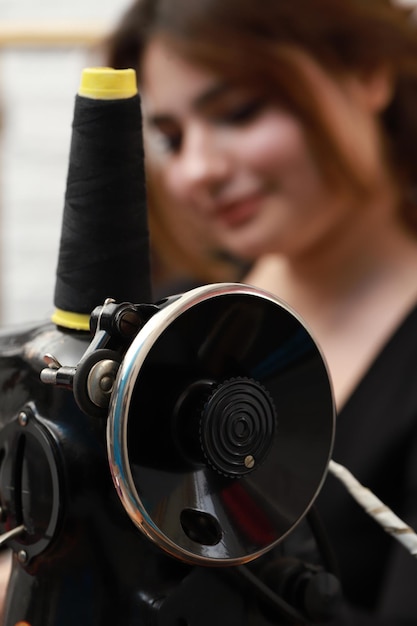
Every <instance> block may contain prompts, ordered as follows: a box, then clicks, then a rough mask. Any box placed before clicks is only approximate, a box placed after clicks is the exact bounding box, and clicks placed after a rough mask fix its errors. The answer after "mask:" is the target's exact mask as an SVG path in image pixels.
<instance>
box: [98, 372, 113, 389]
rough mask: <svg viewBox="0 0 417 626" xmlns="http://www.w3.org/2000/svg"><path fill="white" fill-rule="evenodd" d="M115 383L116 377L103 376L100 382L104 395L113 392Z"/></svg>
mask: <svg viewBox="0 0 417 626" xmlns="http://www.w3.org/2000/svg"><path fill="white" fill-rule="evenodd" d="M113 383H114V376H108V375H106V376H103V377H102V378H100V381H99V385H100V389H101V390H102V391H103V392H104V393H108V392H110V391H111V390H112V388H113Z"/></svg>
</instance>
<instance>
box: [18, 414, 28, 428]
mask: <svg viewBox="0 0 417 626" xmlns="http://www.w3.org/2000/svg"><path fill="white" fill-rule="evenodd" d="M17 419H18V422H19V424H20V425H21V426H27V423H28V421H29V416H28V414H27V413H26V412H25V411H20V413H19V415H18V418H17Z"/></svg>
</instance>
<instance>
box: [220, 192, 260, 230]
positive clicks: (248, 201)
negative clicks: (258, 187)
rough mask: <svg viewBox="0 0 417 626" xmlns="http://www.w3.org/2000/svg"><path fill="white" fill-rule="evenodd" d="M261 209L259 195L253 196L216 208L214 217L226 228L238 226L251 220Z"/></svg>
mask: <svg viewBox="0 0 417 626" xmlns="http://www.w3.org/2000/svg"><path fill="white" fill-rule="evenodd" d="M260 207H261V195H260V194H253V195H251V196H246V197H245V198H242V199H240V200H235V201H233V202H227V203H224V204H222V205H221V206H220V207H217V208H216V210H215V216H216V218H217V219H218V220H220V221H221V222H223V223H224V224H225V225H226V226H232V227H233V226H240V225H242V224H244V223H245V222H248V221H249V220H251V219H252V218H253V217H254V215H256V213H258V211H259V210H260Z"/></svg>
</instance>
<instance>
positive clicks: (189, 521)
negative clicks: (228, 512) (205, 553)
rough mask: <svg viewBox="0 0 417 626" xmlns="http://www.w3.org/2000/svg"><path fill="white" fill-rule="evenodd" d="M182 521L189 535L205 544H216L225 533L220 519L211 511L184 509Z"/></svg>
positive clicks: (195, 540) (197, 541)
mask: <svg viewBox="0 0 417 626" xmlns="http://www.w3.org/2000/svg"><path fill="white" fill-rule="evenodd" d="M180 522H181V526H182V529H183V531H184V532H185V534H186V535H187V537H188V538H189V539H191V541H194V542H196V543H199V544H201V545H203V546H215V545H217V544H218V543H219V541H220V540H221V538H222V535H223V533H222V530H221V528H220V525H219V523H218V521H217V520H216V519H215V518H214V517H213V516H212V515H210V514H209V513H204V512H203V511H197V510H196V509H183V510H182V511H181V515H180Z"/></svg>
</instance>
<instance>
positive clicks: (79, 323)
mask: <svg viewBox="0 0 417 626" xmlns="http://www.w3.org/2000/svg"><path fill="white" fill-rule="evenodd" d="M51 319H52V321H53V322H54V324H56V325H57V326H62V327H63V328H70V329H71V330H90V316H89V315H87V314H84V313H72V312H71V311H63V310H62V309H55V311H54V313H53V315H52V317H51Z"/></svg>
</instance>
